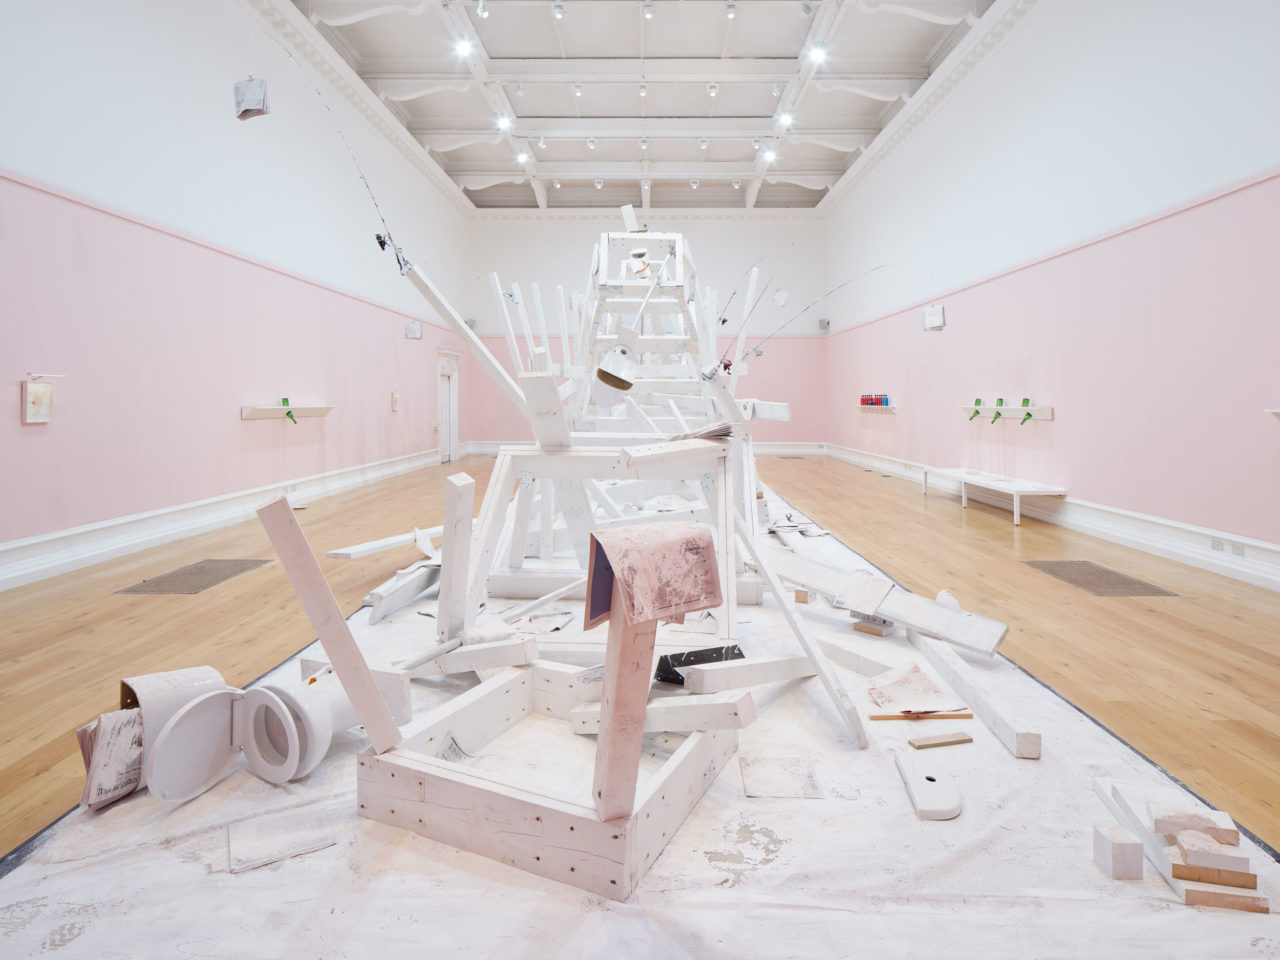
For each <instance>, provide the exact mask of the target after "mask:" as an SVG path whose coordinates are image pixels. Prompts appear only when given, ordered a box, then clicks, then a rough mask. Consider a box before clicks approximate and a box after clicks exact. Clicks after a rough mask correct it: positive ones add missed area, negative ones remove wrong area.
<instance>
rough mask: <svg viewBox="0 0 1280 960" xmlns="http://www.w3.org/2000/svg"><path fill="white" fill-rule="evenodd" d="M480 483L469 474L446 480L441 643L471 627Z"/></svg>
mask: <svg viewBox="0 0 1280 960" xmlns="http://www.w3.org/2000/svg"><path fill="white" fill-rule="evenodd" d="M475 499H476V482H475V481H474V480H472V479H471V478H470V477H469V476H467V475H466V474H465V473H455V474H453V475H452V476H451V477H449V478H448V479H447V480H445V488H444V562H443V563H442V564H441V567H440V600H439V604H438V606H437V611H438V612H437V615H436V629H437V634H438V639H439V642H440V643H448V642H449V641H450V640H452V639H453V638H454V637H456V636H458V635H459V634H461V633H462V631H463V630H465V629H466V628H467V626H469V621H470V619H471V618H470V616H469V615H468V614H469V613H470V611H471V609H472V608H471V607H470V606H468V604H467V576H468V574H469V573H470V560H471V512H472V510H473V509H474V508H475Z"/></svg>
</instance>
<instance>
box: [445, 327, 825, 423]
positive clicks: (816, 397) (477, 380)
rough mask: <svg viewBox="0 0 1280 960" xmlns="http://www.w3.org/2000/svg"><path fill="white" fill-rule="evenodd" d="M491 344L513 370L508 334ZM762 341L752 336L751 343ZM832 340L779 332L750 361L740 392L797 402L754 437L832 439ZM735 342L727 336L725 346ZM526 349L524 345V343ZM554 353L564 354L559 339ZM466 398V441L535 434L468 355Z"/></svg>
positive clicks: (489, 341) (554, 356)
mask: <svg viewBox="0 0 1280 960" xmlns="http://www.w3.org/2000/svg"><path fill="white" fill-rule="evenodd" d="M481 339H482V340H483V341H484V343H485V345H486V346H487V347H488V348H489V350H490V351H492V353H493V354H494V356H496V357H497V358H498V361H499V362H500V363H502V365H503V366H504V367H506V368H507V369H508V370H510V369H511V364H510V356H511V355H510V352H509V351H508V349H507V341H506V338H505V337H481ZM756 342H757V340H756V339H748V341H747V344H748V346H750V345H753V344H755V343H756ZM825 343H826V340H825V338H822V337H774V338H773V339H772V340H770V341H769V342H768V344H766V345H765V347H764V351H765V354H764V356H763V357H757V358H754V359H752V360H751V361H750V362H749V363H748V364H747V373H746V375H745V376H743V377H741V378H740V379H739V381H738V396H740V397H751V398H755V399H759V400H781V401H785V402H787V403H790V404H791V421H790V422H789V423H775V422H770V421H763V420H762V421H756V423H755V425H754V426H753V428H752V434H753V436H754V438H755V439H756V440H757V441H758V442H761V443H774V442H781V441H791V442H808V443H820V442H822V441H823V440H825V439H826V436H827V433H828V432H829V429H830V425H829V423H828V419H827V404H826V394H827V365H826V362H825V360H824V359H823V349H824V345H825ZM732 346H733V343H732V341H731V340H721V341H720V349H721V351H725V350H728V349H729V348H731V347H732ZM522 349H523V348H522ZM551 355H552V359H553V360H557V361H558V360H559V358H560V349H559V344H558V342H555V341H554V340H553V342H552V349H551ZM459 391H460V393H461V399H460V400H459V402H458V406H459V408H460V409H459V423H458V430H459V433H460V435H461V437H462V439H463V440H464V441H468V440H470V441H482V442H483V441H489V442H493V441H518V440H532V439H533V434H532V433H531V432H530V430H529V427H528V422H527V421H526V420H525V418H524V416H523V415H522V414H521V413H520V412H519V411H518V410H517V409H516V407H515V405H514V404H513V403H510V402H509V401H508V400H507V399H506V397H505V396H504V395H503V394H501V393H499V392H498V390H497V388H496V387H494V386H493V384H492V381H491V380H490V378H489V377H488V376H487V375H486V374H485V372H484V370H483V369H482V368H481V367H480V364H479V363H477V362H476V361H475V360H474V359H472V358H471V357H470V355H468V357H467V359H466V361H465V362H464V364H463V366H462V372H461V380H460V382H459Z"/></svg>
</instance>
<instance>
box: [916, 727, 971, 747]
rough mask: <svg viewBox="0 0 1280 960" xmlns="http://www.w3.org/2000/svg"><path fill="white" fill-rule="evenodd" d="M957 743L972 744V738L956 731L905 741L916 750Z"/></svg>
mask: <svg viewBox="0 0 1280 960" xmlns="http://www.w3.org/2000/svg"><path fill="white" fill-rule="evenodd" d="M958 743H973V737H971V736H969V734H967V733H965V732H964V731H956V732H955V733H939V734H936V735H934V736H932V737H912V738H911V739H910V740H908V741H907V745H908V746H910V747H913V748H914V749H916V750H931V749H933V748H934V747H950V746H952V745H954V744H958Z"/></svg>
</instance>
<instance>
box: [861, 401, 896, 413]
mask: <svg viewBox="0 0 1280 960" xmlns="http://www.w3.org/2000/svg"><path fill="white" fill-rule="evenodd" d="M858 409H859V410H869V411H870V412H871V413H897V412H898V405H897V404H896V403H890V404H886V405H885V406H883V407H879V406H875V405H873V404H866V405H863V404H861V403H860V404H858Z"/></svg>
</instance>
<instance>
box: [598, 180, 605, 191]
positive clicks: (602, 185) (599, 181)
mask: <svg viewBox="0 0 1280 960" xmlns="http://www.w3.org/2000/svg"><path fill="white" fill-rule="evenodd" d="M596 189H597V190H603V189H604V181H603V180H597V181H596Z"/></svg>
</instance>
